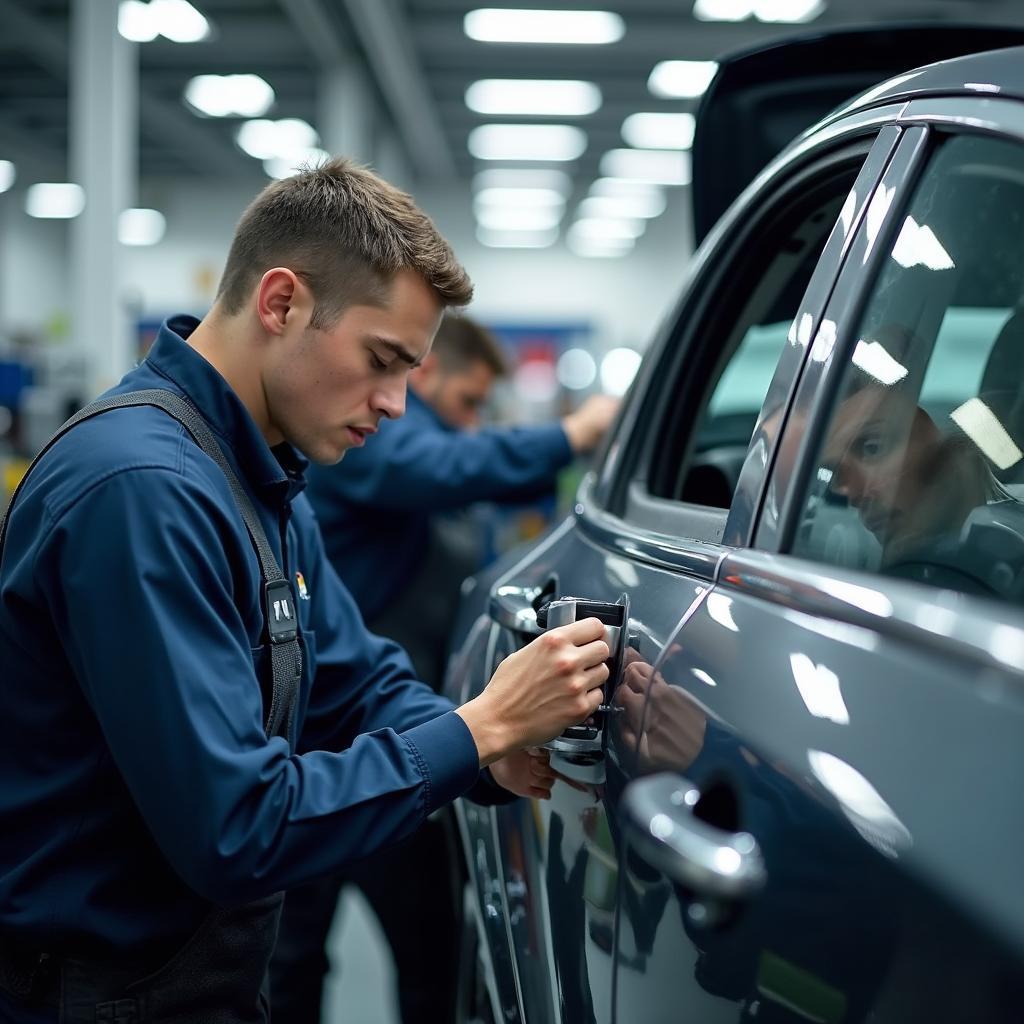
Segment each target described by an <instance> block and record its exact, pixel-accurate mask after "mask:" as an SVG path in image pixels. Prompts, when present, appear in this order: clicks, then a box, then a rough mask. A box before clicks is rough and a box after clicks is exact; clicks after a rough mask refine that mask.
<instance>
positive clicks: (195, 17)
mask: <svg viewBox="0 0 1024 1024" xmlns="http://www.w3.org/2000/svg"><path fill="white" fill-rule="evenodd" d="M117 30H118V32H119V33H120V34H121V35H122V36H123V37H124V38H125V39H130V40H131V41H132V42H136V43H149V42H152V41H153V40H154V39H156V37H157V36H158V35H161V36H163V37H164V38H165V39H170V40H171V42H172V43H198V42H200V41H202V40H203V39H206V38H207V37H208V36H209V35H210V23H209V22H208V21H207V20H206V18H205V17H204V16H203V15H202V14H201V13H200V12H199V11H197V10H196V8H195V7H193V6H192V4H190V3H189V2H188V0H150V2H149V3H148V4H145V3H142V2H141V0H122V2H121V4H120V5H119V6H118V9H117Z"/></svg>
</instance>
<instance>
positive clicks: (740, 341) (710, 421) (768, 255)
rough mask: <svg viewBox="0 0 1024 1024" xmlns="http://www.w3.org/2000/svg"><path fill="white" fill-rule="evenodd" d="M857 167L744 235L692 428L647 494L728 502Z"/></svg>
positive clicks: (718, 319)
mask: <svg viewBox="0 0 1024 1024" xmlns="http://www.w3.org/2000/svg"><path fill="white" fill-rule="evenodd" d="M858 168H859V165H857V166H849V167H847V168H845V169H843V171H842V172H841V173H835V172H833V174H832V175H831V177H830V178H829V179H828V180H827V181H826V182H823V183H819V185H818V187H817V188H815V189H809V190H808V192H807V193H805V194H804V195H803V196H801V197H800V199H799V201H798V202H795V203H791V205H790V207H789V209H787V210H786V211H785V212H784V213H783V214H782V215H781V216H780V217H778V218H777V219H776V220H775V222H774V223H773V224H772V225H770V226H766V228H765V229H764V230H763V231H762V232H760V233H759V235H758V237H757V239H756V240H752V243H751V248H752V250H754V251H751V252H748V253H747V258H746V260H745V261H744V263H745V264H746V274H745V275H737V276H736V277H734V278H732V279H731V280H730V281H729V283H728V288H727V291H728V294H727V295H723V296H722V297H721V300H720V302H719V303H718V304H717V306H716V314H717V315H716V318H715V323H714V324H713V325H712V327H711V329H712V332H713V334H714V336H715V337H716V338H717V339H718V341H717V342H716V343H715V344H713V345H712V346H711V350H712V352H713V354H714V357H715V359H714V362H713V363H712V364H711V365H708V366H707V370H706V372H707V379H708V386H707V388H706V389H705V396H704V401H703V404H702V409H701V412H700V414H699V416H698V417H697V420H696V428H695V429H693V430H692V432H691V434H690V437H689V444H688V445H687V446H686V447H685V450H680V451H677V452H675V454H674V456H673V458H674V462H673V465H672V466H671V468H670V471H669V473H668V474H666V475H665V477H664V478H663V480H662V481H658V480H657V479H656V478H652V486H651V492H652V493H653V494H660V495H661V496H662V497H667V498H675V499H678V500H681V501H685V502H689V503H692V504H696V505H705V506H711V507H713V508H721V509H727V508H728V507H729V505H730V503H731V501H732V496H733V492H734V490H735V488H736V482H737V480H738V479H739V473H740V469H741V467H742V465H743V460H744V458H745V456H746V453H747V448H748V447H749V444H750V438H751V435H752V434H753V432H754V426H755V424H756V422H757V416H758V413H759V412H760V410H761V406H762V404H763V403H764V398H765V395H766V393H767V391H768V385H769V384H770V383H771V379H772V375H773V374H774V372H775V366H776V364H777V363H778V360H779V356H780V354H781V352H782V349H783V347H784V346H785V344H786V337H787V334H788V332H789V330H790V326H791V324H792V322H793V319H794V317H795V316H796V313H797V310H798V307H799V304H800V300H801V298H802V297H803V294H804V291H805V290H806V288H807V284H808V282H809V281H810V278H811V273H812V271H813V270H814V267H815V264H816V263H817V261H818V259H819V257H820V256H821V251H822V249H823V248H824V245H825V242H826V240H827V238H828V235H829V232H830V231H831V229H832V227H833V225H834V224H835V222H836V220H837V219H838V217H839V213H840V210H841V209H842V206H843V202H844V200H845V199H846V196H847V193H848V192H849V189H850V187H851V186H852V184H853V181H854V178H855V177H856V173H857V170H858ZM681 372H683V373H692V372H695V368H694V367H693V366H692V365H684V366H683V367H681ZM696 372H699V371H696ZM659 485H660V489H659Z"/></svg>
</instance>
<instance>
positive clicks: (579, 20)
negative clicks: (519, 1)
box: [462, 7, 626, 45]
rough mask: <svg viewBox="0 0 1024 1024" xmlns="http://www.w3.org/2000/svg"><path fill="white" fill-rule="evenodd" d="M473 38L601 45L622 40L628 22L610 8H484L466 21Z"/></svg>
mask: <svg viewBox="0 0 1024 1024" xmlns="http://www.w3.org/2000/svg"><path fill="white" fill-rule="evenodd" d="M462 27H463V30H464V31H465V33H466V35H467V36H469V38H470V39H476V40H478V41H480V42H484V43H562V44H572V45H586V44H589V45H601V44H604V43H615V42H618V41H619V40H620V39H621V38H622V36H623V34H624V33H625V31H626V26H625V23H624V22H623V20H622V18H620V17H619V15H617V14H613V13H611V12H610V11H538V10H503V9H498V8H494V7H483V8H479V9H478V10H475V11H470V12H469V13H468V14H467V15H466V17H465V19H464V20H463V22H462Z"/></svg>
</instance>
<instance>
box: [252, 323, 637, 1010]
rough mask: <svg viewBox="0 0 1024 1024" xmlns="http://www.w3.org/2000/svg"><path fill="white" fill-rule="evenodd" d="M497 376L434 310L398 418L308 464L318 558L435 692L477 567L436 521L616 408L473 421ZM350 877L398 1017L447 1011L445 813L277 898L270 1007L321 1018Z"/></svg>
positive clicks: (449, 831) (501, 366) (452, 906)
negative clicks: (338, 914)
mask: <svg viewBox="0 0 1024 1024" xmlns="http://www.w3.org/2000/svg"><path fill="white" fill-rule="evenodd" d="M505 372H506V365H505V359H504V355H503V353H502V350H501V347H500V345H499V344H498V342H497V340H496V339H495V338H494V336H493V335H492V334H491V333H490V332H489V331H487V330H486V329H485V328H483V327H482V326H481V325H479V324H477V323H476V322H474V321H473V320H471V319H470V318H469V317H466V316H461V315H460V316H452V315H450V314H449V315H447V316H445V317H444V319H443V320H442V322H441V326H440V328H439V330H438V333H437V337H436V338H435V339H434V345H433V347H432V349H431V351H430V354H429V355H428V356H427V357H426V359H425V360H424V361H423V365H422V366H420V367H419V368H418V369H416V370H414V371H413V372H412V374H410V377H409V396H408V404H407V409H406V414H405V416H403V417H402V418H401V419H399V420H393V421H389V422H386V423H382V424H381V430H380V434H379V435H378V436H377V437H374V438H372V439H370V440H369V441H368V443H367V444H366V446H365V447H364V448H361V449H359V450H358V451H354V452H351V453H350V454H349V455H348V456H347V457H346V458H345V460H344V462H343V463H341V464H339V465H337V466H315V467H312V468H311V470H310V473H309V491H308V493H309V500H310V503H311V504H312V506H313V509H314V511H315V512H316V515H317V519H318V520H319V522H320V527H321V530H322V532H323V537H324V545H325V548H326V551H327V556H328V559H329V560H330V562H331V564H332V565H333V566H334V568H335V569H336V570H337V572H338V574H339V576H340V577H341V578H342V580H343V581H344V583H345V585H346V587H348V589H349V590H350V591H351V593H352V596H353V597H354V598H355V600H356V603H357V604H358V605H359V607H360V610H361V611H362V613H363V615H364V617H365V619H366V621H367V623H368V624H369V626H370V628H371V629H372V630H373V631H374V632H375V633H379V634H381V635H383V636H387V637H391V638H392V639H394V640H397V641H398V642H399V643H400V644H401V645H402V647H403V648H404V649H405V650H406V651H407V652H408V653H409V655H410V657H411V658H412V661H413V665H414V666H415V668H416V671H417V675H418V676H419V678H420V679H423V680H425V681H427V682H429V683H430V684H431V685H432V686H433V687H434V688H435V689H438V688H440V685H441V682H442V675H443V663H444V655H445V651H446V645H447V637H448V634H449V632H450V630H451V624H452V621H453V618H454V615H455V611H456V607H457V604H458V596H459V586H460V584H461V582H462V579H463V577H465V576H467V575H469V574H470V573H472V572H474V571H475V570H476V569H477V568H478V567H479V553H478V551H477V547H478V545H476V544H474V543H473V540H474V539H475V538H473V537H470V538H467V537H465V536H462V535H460V534H461V533H463V532H470V533H471V531H463V530H461V529H460V527H465V526H466V525H467V524H466V523H465V522H463V523H461V524H457V523H453V522H451V521H444V520H443V516H444V515H445V514H446V513H451V512H454V511H459V510H462V509H464V508H465V507H466V506H467V505H469V504H470V503H471V502H474V501H483V500H490V501H504V502H513V501H527V500H530V499H533V498H536V497H537V496H539V495H543V494H547V493H550V492H551V491H552V490H553V488H554V484H555V480H556V475H557V473H558V471H559V470H560V469H562V468H563V467H564V466H566V465H567V464H568V463H569V462H570V461H571V460H572V459H573V457H574V456H575V455H581V454H585V453H587V452H589V451H590V450H592V449H593V448H594V446H595V445H597V444H598V442H599V441H600V440H601V439H602V438H603V437H604V434H605V432H606V430H607V428H608V426H609V424H610V422H611V419H612V417H613V416H614V414H615V412H616V411H617V409H618V404H619V403H618V400H617V399H613V398H611V397H609V396H605V395H597V396H592V397H591V398H589V399H588V400H586V401H585V402H584V403H583V404H582V405H581V406H580V408H579V409H577V410H576V411H575V412H573V413H572V414H570V415H568V416H566V417H565V418H564V419H563V420H562V421H561V422H557V423H552V424H550V425H544V426H526V427H500V428H487V429H483V430H479V429H477V428H478V427H479V426H480V412H481V407H482V406H483V405H484V403H485V402H486V401H487V399H488V397H489V395H490V392H491V389H492V388H493V386H494V383H495V381H496V379H497V378H498V377H499V376H501V375H502V374H504V373H505ZM445 527H446V528H445ZM424 878H427V879H429V883H428V884H423V880H424ZM346 881H349V882H352V883H354V884H355V885H357V886H358V887H359V888H360V889H361V891H362V893H363V895H364V896H365V897H366V899H367V900H368V902H369V903H370V905H371V906H372V907H373V910H374V912H375V913H376V915H377V917H378V918H379V920H380V922H381V925H382V926H383V930H384V933H385V934H386V936H387V939H388V942H389V944H390V946H391V950H392V953H393V955H394V960H395V966H396V980H397V985H398V1002H399V1007H400V1010H401V1014H402V1019H403V1021H404V1022H405V1024H435V1022H437V1024H447V1022H450V1021H452V1020H454V1017H455V1004H456V996H457V981H458V976H457V969H458V959H457V957H456V956H454V955H453V952H452V951H453V950H454V949H457V948H458V943H459V937H460V927H461V917H462V880H461V879H460V878H459V872H458V857H457V839H456V836H455V829H454V823H453V822H452V820H451V815H450V814H445V813H441V814H436V815H433V816H432V818H431V820H430V821H429V822H428V823H427V824H425V825H424V827H423V828H422V829H420V830H418V831H417V833H416V834H415V835H414V836H413V837H411V838H410V839H409V840H408V841H407V842H406V843H403V844H402V845H400V846H399V847H396V848H394V849H392V850H389V851H387V852H386V853H385V854H383V855H382V856H379V857H374V858H372V859H371V860H369V861H367V862H365V863H363V864H358V865H355V866H353V867H352V868H351V869H350V870H348V871H347V872H346V874H345V877H344V878H334V879H330V878H327V879H322V880H319V881H317V882H315V883H313V884H311V885H308V886H304V887H302V888H299V889H295V890H291V891H290V892H289V893H288V897H287V900H286V902H285V908H284V914H283V917H282V920H281V929H280V935H279V941H278V946H277V951H276V953H275V957H274V960H273V962H272V964H271V977H272V979H273V985H272V987H271V991H272V993H273V1006H274V1015H275V1017H277V1016H280V1017H281V1019H282V1020H285V1021H287V1022H288V1024H318V1022H319V1020H320V1016H321V999H322V991H323V979H324V976H325V974H326V972H327V969H328V967H329V963H328V959H327V956H326V953H325V949H324V944H325V941H326V938H327V935H328V933H329V931H330V928H331V922H332V918H333V916H334V908H335V906H336V904H337V900H338V893H339V890H340V889H341V887H342V885H343V884H344V883H345V882H346ZM342 969H343V970H344V966H343V967H342Z"/></svg>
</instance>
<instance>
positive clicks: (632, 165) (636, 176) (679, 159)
mask: <svg viewBox="0 0 1024 1024" xmlns="http://www.w3.org/2000/svg"><path fill="white" fill-rule="evenodd" d="M601 173H602V174H603V175H605V176H606V177H609V178H629V179H631V180H633V181H638V182H647V183H648V184H652V185H689V183H690V179H691V177H692V170H691V166H690V154H689V153H687V152H686V151H685V150H678V151H675V150H668V149H612V150H609V151H608V152H607V153H605V155H604V156H603V157H601Z"/></svg>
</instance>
